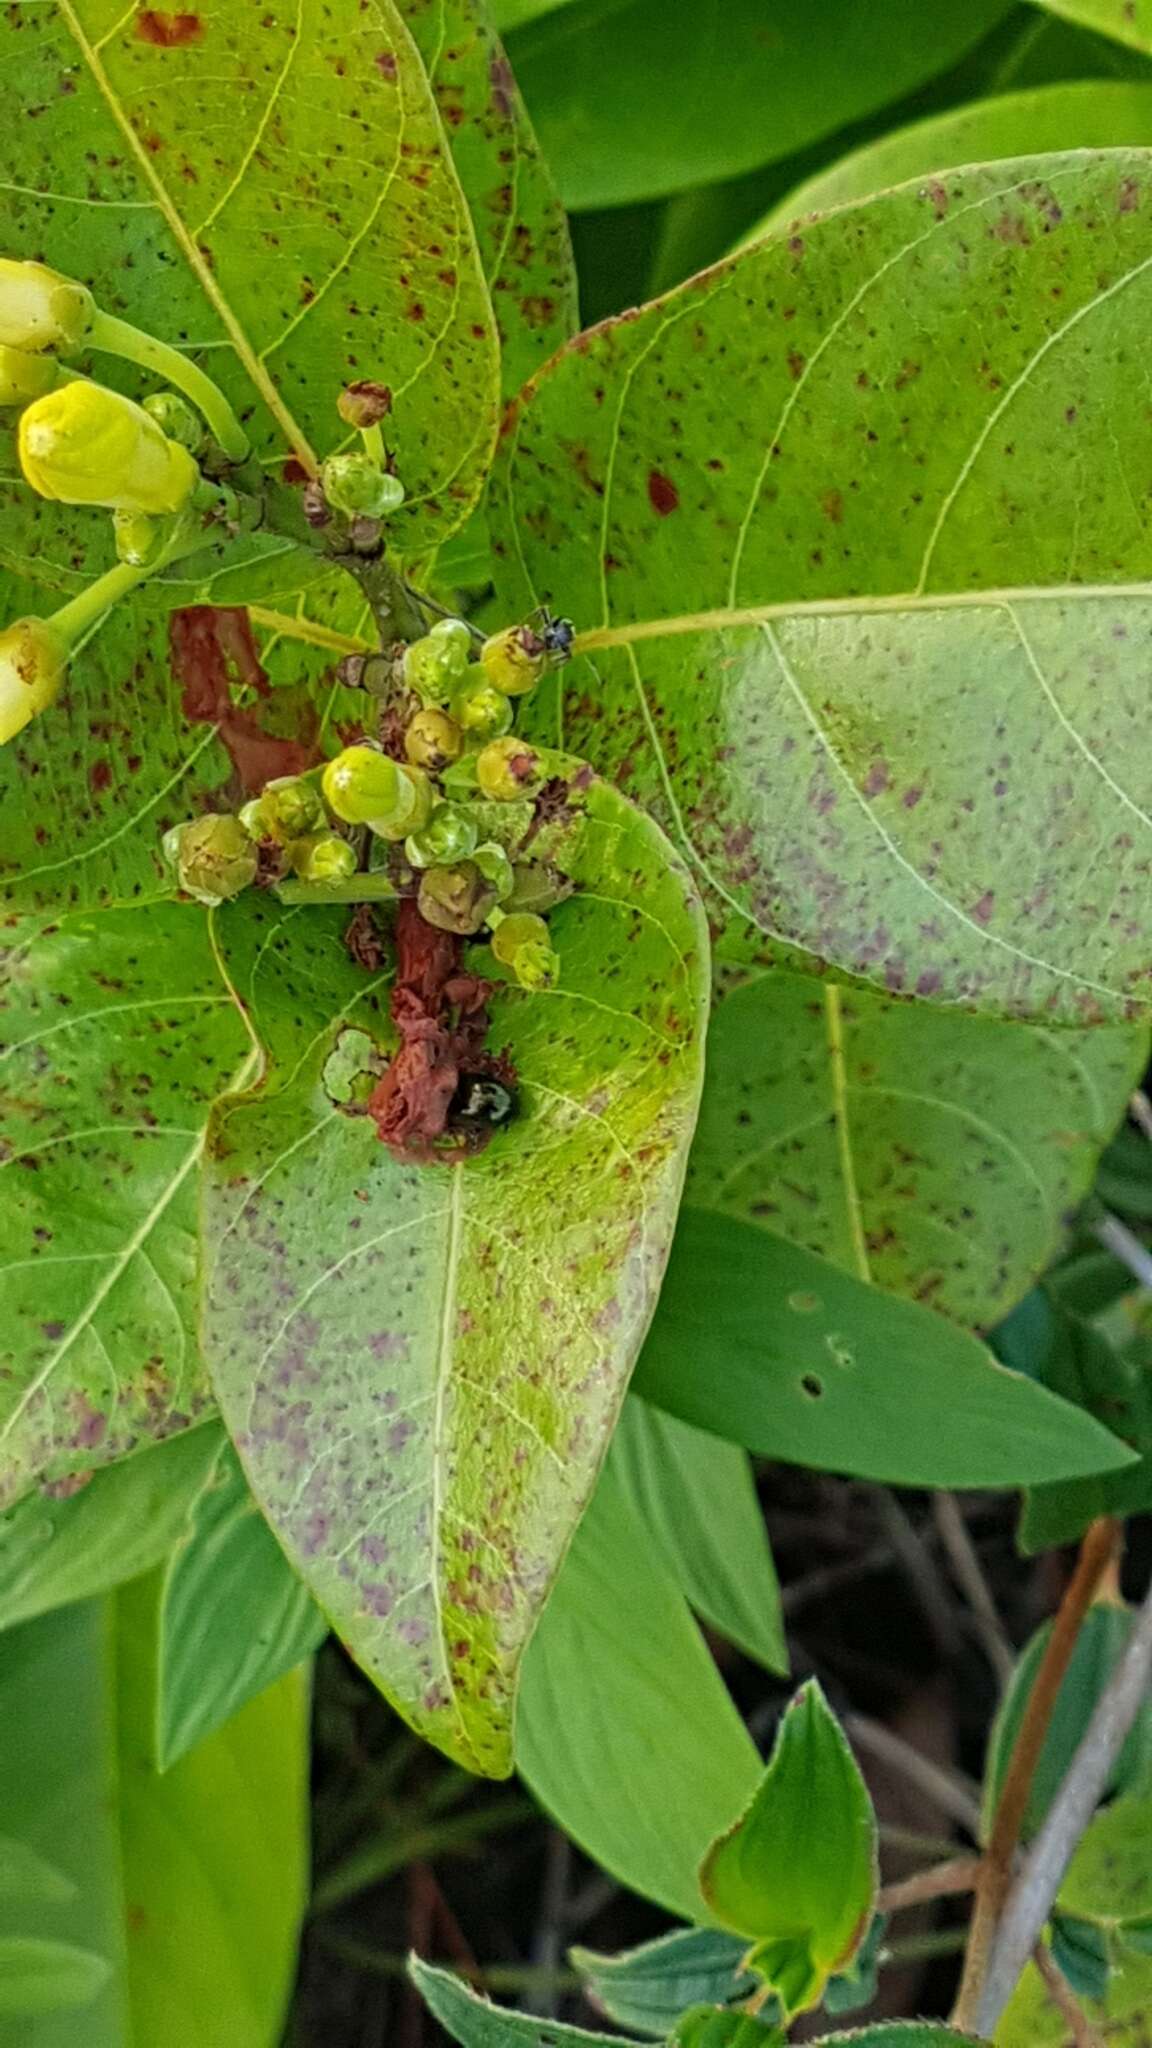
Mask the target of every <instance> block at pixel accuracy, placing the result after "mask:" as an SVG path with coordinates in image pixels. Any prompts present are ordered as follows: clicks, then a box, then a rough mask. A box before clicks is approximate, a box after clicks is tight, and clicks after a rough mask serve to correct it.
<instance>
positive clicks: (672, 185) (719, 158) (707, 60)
mask: <svg viewBox="0 0 1152 2048" xmlns="http://www.w3.org/2000/svg"><path fill="white" fill-rule="evenodd" d="M1004 11H1005V7H1004V4H1003V0H940V4H939V5H938V6H936V7H935V8H934V9H933V10H932V13H931V16H929V15H927V14H925V15H916V14H909V12H908V10H907V9H906V8H904V7H902V6H901V5H900V4H899V0H872V5H871V6H870V7H869V8H868V10H867V13H866V14H863V13H861V11H860V9H859V8H858V7H856V6H854V5H853V0H826V4H825V6H824V8H823V9H822V12H821V16H820V34H819V37H818V38H816V39H814V38H813V34H812V17H811V13H810V10H809V9H808V7H807V6H806V5H805V0H775V5H774V7H773V10H772V26H771V33H770V34H769V33H765V28H764V12H763V7H762V5H759V4H758V0H728V4H727V5H725V6H724V7H723V8H721V7H720V6H718V5H717V4H716V0H713V4H711V5H709V6H699V7H676V8H674V9H672V10H670V9H669V8H667V7H665V6H660V5H659V4H658V0H612V4H611V5H610V6H609V7H608V8H605V7H604V5H603V4H602V0H568V4H567V5H564V6H562V7H553V8H551V9H550V10H549V11H547V12H544V11H543V10H542V9H541V8H539V7H538V6H533V7H532V8H531V13H532V14H533V15H535V16H537V17H538V18H537V19H535V20H532V21H531V22H530V23H529V22H526V21H525V14H526V9H525V5H524V0H502V4H501V5H500V6H499V7H498V8H497V19H498V22H499V23H500V24H501V25H502V26H509V25H510V24H512V23H516V22H520V23H521V24H523V25H522V26H520V27H519V28H516V29H513V31H512V32H511V33H510V34H509V38H508V51H509V55H510V57H511V59H512V64H513V68H514V70H515V72H516V75H517V77H518V78H519V80H520V83H521V86H522V87H523V90H524V96H525V98H526V100H527V102H528V107H529V110H530V112H531V114H532V118H533V120H534V121H535V123H536V126H537V128H538V130H539V133H540V138H541V141H542V143H543V145H544V151H545V154H546V156H547V158H548V161H549V162H550V164H551V165H552V168H553V170H554V172H555V174H556V178H557V182H558V184H559V186H560V192H561V196H562V198H563V200H564V202H565V205H567V206H568V207H570V208H572V209H581V208H588V207H596V206H612V207H615V206H623V205H625V204H627V203H628V202H629V201H632V200H637V199H652V198H657V197H659V196H660V195H661V194H663V193H666V192H682V191H684V190H685V189H686V188H687V187H689V186H692V185H708V184H712V183H714V182H715V181H716V180H718V179H721V178H731V177H735V176H736V174H737V173H738V172H740V171H749V170H752V169H754V168H755V166H756V165H757V164H763V163H768V162H771V161H772V160H774V159H776V158H779V157H785V156H789V155H790V154H791V153H792V152H793V151H794V150H798V149H801V148H803V147H804V145H805V144H807V143H810V142H813V141H815V140H816V139H817V137H819V136H821V135H828V134H830V133H832V131H833V130H835V129H837V128H840V127H843V126H845V125H846V124H847V123H848V122H850V121H856V120H859V119H861V118H862V117H863V116H864V115H865V114H868V113H871V112H872V111H873V110H874V109H876V108H879V107H883V106H885V105H886V104H887V103H888V101H889V100H892V99H896V98H899V97H900V96H901V95H902V94H905V93H908V92H910V91H912V90H913V89H914V87H916V86H917V85H919V84H921V83H922V81H924V80H925V79H928V78H930V77H931V76H932V75H933V73H934V72H937V71H943V70H946V69H947V68H948V67H949V65H951V64H953V63H954V62H955V61H956V59H957V58H958V57H960V56H961V55H962V54H963V52H964V51H965V50H966V49H968V48H970V47H971V45H972V44H973V43H975V42H977V41H978V40H979V38H980V37H981V36H982V35H983V34H984V33H985V31H986V30H987V29H988V28H989V27H990V26H991V24H992V23H993V22H994V21H996V20H997V18H998V17H999V16H1000V15H1001V14H1003V13H1004ZM605 37H608V38H610V53H606V50H605V40H604V39H605ZM689 80H690V81H691V85H690V89H688V90H686V89H685V82H686V81H689Z"/></svg>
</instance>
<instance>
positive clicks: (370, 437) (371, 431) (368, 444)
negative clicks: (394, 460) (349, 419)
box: [360, 420, 387, 469]
mask: <svg viewBox="0 0 1152 2048" xmlns="http://www.w3.org/2000/svg"><path fill="white" fill-rule="evenodd" d="M360 439H361V440H362V441H363V443H364V453H365V455H370V456H371V457H372V460H373V462H374V463H376V465H377V467H378V468H380V469H383V467H384V464H385V461H386V460H387V458H386V456H385V454H384V436H383V434H382V433H381V431H380V422H379V420H377V421H375V423H374V424H373V425H372V426H370V427H361V429H360Z"/></svg>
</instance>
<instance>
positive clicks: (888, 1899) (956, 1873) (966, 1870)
mask: <svg viewBox="0 0 1152 2048" xmlns="http://www.w3.org/2000/svg"><path fill="white" fill-rule="evenodd" d="M980 1869H981V1863H980V1858H979V1856H954V1857H953V1858H952V1859H951V1861H950V1862H948V1863H934V1864H933V1866H932V1868H931V1869H930V1870H918V1871H917V1872H916V1874H915V1876H914V1877H904V1878H901V1879H900V1882H899V1883H898V1884H886V1885H885V1886H884V1888H883V1890H882V1891H881V1893H880V1896H879V1898H878V1899H877V1901H876V1904H877V1907H878V1908H879V1910H880V1912H881V1913H900V1912H902V1911H903V1910H904V1908H905V1907H906V1906H920V1905H923V1903H924V1901H925V1900H926V1899H954V1898H957V1897H959V1896H960V1895H961V1894H962V1893H964V1892H970V1891H974V1890H975V1888H976V1884H977V1882H978V1880H979V1876H980Z"/></svg>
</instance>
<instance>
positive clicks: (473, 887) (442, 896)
mask: <svg viewBox="0 0 1152 2048" xmlns="http://www.w3.org/2000/svg"><path fill="white" fill-rule="evenodd" d="M495 903H496V894H495V891H494V889H493V887H492V884H491V883H490V882H488V881H486V880H485V878H484V876H483V875H482V874H481V873H480V870H479V868H478V867H477V866H476V864H475V862H474V861H470V860H464V861H461V862H460V863H459V865H458V866H456V867H450V868H447V867H444V868H429V869H428V871H427V873H426V874H425V875H423V876H422V878H421V882H420V895H419V898H418V908H419V911H420V915H421V917H423V918H426V919H427V921H428V923H429V924H434V925H435V926H436V928H437V930H438V931H442V932H459V933H460V934H461V935H462V936H463V937H465V938H467V937H470V936H471V934H472V933H473V932H478V931H479V930H480V927H481V925H482V924H483V923H484V921H485V919H486V918H487V916H488V913H489V911H490V910H492V909H493V908H494V907H495Z"/></svg>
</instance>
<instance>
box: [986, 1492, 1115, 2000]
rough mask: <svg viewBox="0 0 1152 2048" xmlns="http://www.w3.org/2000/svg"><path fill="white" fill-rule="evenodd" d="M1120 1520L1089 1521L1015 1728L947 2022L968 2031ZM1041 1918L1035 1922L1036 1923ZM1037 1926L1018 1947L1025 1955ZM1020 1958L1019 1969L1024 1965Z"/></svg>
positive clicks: (1102, 1518)
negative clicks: (1058, 1712)
mask: <svg viewBox="0 0 1152 2048" xmlns="http://www.w3.org/2000/svg"><path fill="white" fill-rule="evenodd" d="M1120 1533H1121V1531H1120V1524H1119V1522H1117V1521H1116V1520H1115V1519H1114V1518H1113V1517H1112V1516H1110V1515H1101V1516H1100V1517H1099V1519H1098V1520H1097V1521H1095V1522H1093V1523H1092V1524H1091V1526H1090V1528H1089V1529H1088V1532H1087V1534H1086V1535H1085V1538H1084V1541H1083V1543H1082V1544H1081V1546H1080V1556H1079V1559H1078V1561H1077V1565H1076V1570H1075V1572H1074V1573H1073V1575H1072V1579H1071V1582H1070V1584H1069V1586H1068V1588H1067V1590H1066V1592H1065V1594H1064V1598H1063V1600H1062V1601H1061V1602H1060V1609H1059V1612H1058V1614H1057V1616H1056V1619H1055V1621H1054V1622H1053V1624H1052V1633H1051V1635H1050V1636H1049V1638H1048V1641H1047V1643H1046V1645H1045V1648H1044V1655H1043V1657H1042V1658H1041V1660H1040V1668H1039V1670H1038V1671H1037V1673H1036V1677H1035V1680H1034V1682H1033V1685H1032V1690H1031V1692H1030V1693H1029V1695H1028V1702H1027V1705H1026V1706H1025V1708H1024V1713H1023V1716H1022V1718H1021V1722H1020V1728H1019V1731H1018V1733H1017V1736H1016V1741H1015V1743H1014V1744H1013V1748H1012V1754H1011V1757H1010V1758H1009V1760H1008V1769H1007V1771H1006V1772H1005V1775H1004V1782H1003V1784H1002V1786H1001V1788H1000V1797H999V1799H998V1801H997V1803H996V1813H995V1816H994V1818H993V1822H992V1831H991V1834H990V1835H989V1838H988V1847H987V1849H986V1850H985V1852H984V1865H983V1869H982V1871H981V1875H980V1882H979V1884H978V1885H977V1887H976V1910H975V1912H974V1913H973V1915H972V1927H971V1931H970V1933H969V1936H968V1948H967V1951H966V1953H965V1957H964V1975H963V1979H962V1981H961V1985H960V1995H959V1997H958V1999H957V2001H956V2008H955V2011H954V2013H953V2016H952V2024H953V2026H954V2027H956V2028H957V2029H958V2030H959V2031H960V2032H961V2033H963V2032H964V2031H965V2030H967V2031H968V2032H972V2031H973V2026H974V2021H975V2019H976V2014H977V2012H978V2011H979V2010H980V2000H981V1993H982V1990H983V1987H984V1980H985V1977H986V1975H987V1972H988V1967H989V1958H990V1956H991V1953H992V1947H993V1943H994V1941H995V1939H996V1931H997V1928H998V1926H999V1924H1000V1916H1001V1913H1002V1912H1003V1910H1004V1901H1005V1899H1006V1898H1007V1896H1008V1890H1009V1887H1010V1885H1011V1883H1012V1866H1013V1861H1014V1859H1015V1855H1016V1849H1017V1845H1018V1843H1019V1840H1020V1830H1021V1827H1022V1826H1023V1824H1024V1815H1025V1813H1026V1812H1027V1810H1028V1799H1029V1795H1030V1793H1031V1791H1032V1780H1033V1778H1034V1777H1035V1775H1036V1766H1037V1764H1038V1763H1039V1761H1040V1756H1041V1752H1042V1751H1043V1748H1044V1743H1045V1740H1046V1738H1047V1735H1048V1727H1049V1723H1050V1722H1051V1719H1052V1713H1053V1709H1054V1707H1055V1705H1056V1701H1057V1698H1058V1697H1059V1693H1060V1688H1061V1686H1062V1685H1063V1683H1064V1679H1065V1676H1066V1675H1067V1671H1068V1666H1069V1664H1070V1663H1071V1661H1072V1654H1073V1652H1074V1650H1075V1648H1076V1640H1077V1637H1078V1636H1079V1634H1080V1628H1081V1624H1082V1623H1083V1620H1084V1617H1085V1615H1086V1614H1087V1612H1088V1609H1089V1608H1090V1607H1091V1605H1092V1601H1093V1598H1094V1596H1095V1594H1096V1590H1097V1588H1098V1586H1099V1584H1100V1579H1101V1575H1102V1574H1103V1572H1104V1571H1105V1569H1106V1567H1107V1566H1108V1565H1109V1564H1110V1563H1111V1561H1112V1558H1113V1557H1114V1556H1115V1554H1116V1549H1117V1546H1118V1544H1119V1541H1120ZM1042 1924H1043V1923H1041V1925H1042ZM1039 1932H1040V1929H1039V1927H1038V1928H1036V1929H1035V1931H1034V1933H1033V1935H1032V1939H1031V1940H1030V1941H1029V1942H1028V1945H1027V1947H1026V1948H1025V1951H1024V1960H1025V1961H1026V1960H1027V1957H1028V1954H1029V1951H1030V1950H1031V1948H1032V1946H1033V1943H1034V1942H1035V1939H1036V1936H1037V1935H1038V1934H1039ZM1023 1966H1024V1965H1023V1963H1021V1966H1020V1967H1021V1969H1022V1968H1023Z"/></svg>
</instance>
